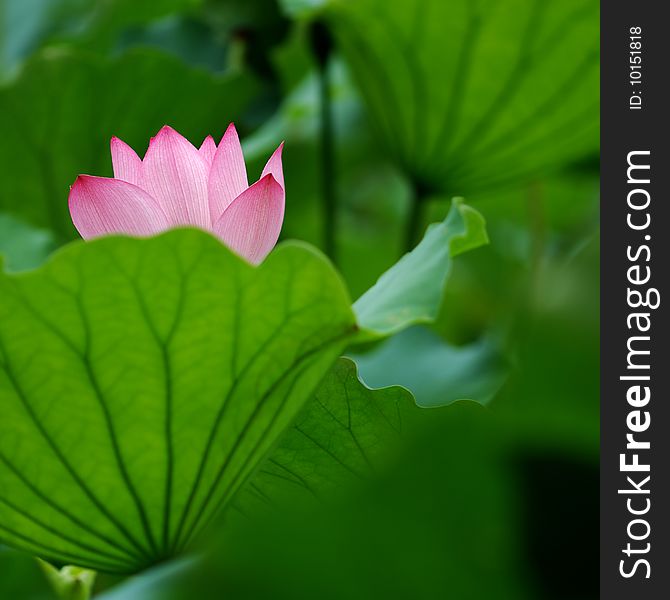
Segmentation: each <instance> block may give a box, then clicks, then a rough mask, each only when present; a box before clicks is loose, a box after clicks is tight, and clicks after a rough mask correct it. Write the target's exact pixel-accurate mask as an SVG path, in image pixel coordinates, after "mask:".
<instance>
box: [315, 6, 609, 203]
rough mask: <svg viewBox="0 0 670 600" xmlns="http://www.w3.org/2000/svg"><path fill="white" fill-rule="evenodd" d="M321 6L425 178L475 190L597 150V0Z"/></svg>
mask: <svg viewBox="0 0 670 600" xmlns="http://www.w3.org/2000/svg"><path fill="white" fill-rule="evenodd" d="M324 16H325V18H327V20H328V22H329V23H330V24H331V26H332V28H333V29H334V31H335V33H336V35H337V38H338V40H339V44H340V48H341V49H342V51H343V52H344V55H345V56H346V58H347V61H348V62H349V64H350V65H351V66H352V68H353V71H354V74H355V75H356V79H357V81H358V84H359V87H360V89H361V91H362V92H363V94H364V97H365V99H366V102H367V104H368V107H369V109H370V111H369V112H370V117H371V119H372V121H373V122H374V123H375V125H376V129H377V132H378V135H379V137H380V139H382V140H383V142H384V144H385V146H386V148H387V150H388V152H389V153H390V154H391V155H392V156H394V157H395V159H396V161H397V162H398V164H400V165H401V166H402V167H403V168H404V169H405V171H406V172H407V174H408V175H410V176H411V177H412V179H413V180H414V181H416V182H417V183H418V184H420V185H421V186H422V187H423V188H427V189H429V190H431V191H441V192H445V193H447V194H449V195H456V194H458V195H468V196H470V195H471V194H472V193H473V192H475V191H478V190H482V189H490V188H493V187H495V186H500V185H502V184H509V183H511V182H514V181H519V180H521V181H523V180H526V179H528V177H530V176H534V175H536V174H538V173H543V172H546V171H547V170H549V169H554V168H556V167H557V166H561V165H563V164H565V163H566V162H571V161H574V160H577V159H580V158H583V157H586V156H590V155H592V154H594V153H595V152H597V148H598V133H599V119H598V114H599V112H598V111H599V100H598V85H599V84H598V81H599V78H598V48H599V40H598V33H597V32H598V23H599V4H598V2H596V1H595V0H561V1H560V2H546V1H545V0H532V1H528V0H483V1H479V2H474V1H472V0H453V1H450V2H444V1H443V0H420V1H415V0H342V1H339V2H336V1H332V2H330V3H329V4H328V6H327V8H326V10H325V11H324Z"/></svg>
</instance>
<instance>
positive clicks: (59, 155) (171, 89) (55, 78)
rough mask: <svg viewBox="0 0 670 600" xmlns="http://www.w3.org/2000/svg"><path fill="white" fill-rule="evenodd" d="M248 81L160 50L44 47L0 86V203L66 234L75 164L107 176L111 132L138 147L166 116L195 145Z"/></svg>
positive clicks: (231, 111)
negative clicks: (111, 52)
mask: <svg viewBox="0 0 670 600" xmlns="http://www.w3.org/2000/svg"><path fill="white" fill-rule="evenodd" d="M254 89H255V84H254V83H253V82H252V81H251V80H249V79H247V78H246V77H244V76H241V75H240V76H238V75H234V76H221V77H214V76H212V75H211V74H208V73H206V72H204V71H201V70H196V69H191V68H189V67H187V66H185V65H184V64H183V63H181V62H180V61H178V60H177V59H174V58H170V57H168V56H165V55H162V54H159V53H157V52H151V51H134V52H130V53H128V54H125V55H123V56H122V57H121V58H118V59H115V60H113V61H107V60H104V59H100V58H95V57H91V56H86V55H82V54H79V53H76V52H65V51H60V50H49V51H45V52H44V53H42V54H40V55H38V56H37V57H35V58H34V59H32V60H31V61H30V62H29V63H27V64H26V66H25V67H24V69H23V70H22V71H21V73H20V75H19V77H18V78H17V79H15V80H13V81H12V82H10V83H8V84H6V85H5V86H4V87H3V88H0V130H1V131H2V134H3V143H2V144H0V161H1V162H2V164H3V169H4V173H5V174H6V175H7V176H5V177H3V178H2V180H1V181H0V210H2V211H6V212H13V213H16V214H18V215H19V216H20V217H22V218H23V219H24V220H26V221H29V222H31V223H33V224H34V225H37V226H39V227H47V228H50V229H52V230H53V231H54V232H55V233H56V234H57V235H58V236H59V238H60V239H61V240H68V239H72V238H74V237H75V236H76V232H75V230H74V227H73V226H72V223H71V221H70V217H69V214H68V208H67V194H68V189H69V186H70V185H71V184H72V182H73V181H74V179H75V178H76V176H77V175H78V174H79V173H88V174H93V175H111V159H110V153H109V141H110V138H111V137H112V136H113V135H116V136H118V137H120V138H122V139H123V140H124V141H126V142H127V143H129V144H130V145H131V146H133V147H134V148H135V149H136V150H137V151H138V152H140V153H142V154H143V153H144V151H145V149H146V147H147V145H148V142H149V138H150V137H151V136H152V135H155V133H156V132H157V131H158V130H159V129H160V128H161V127H162V126H163V125H165V124H170V125H172V126H173V127H175V129H177V130H178V131H180V132H181V133H182V134H184V135H185V136H187V137H188V138H189V139H191V140H192V141H193V142H194V143H196V144H199V143H200V141H201V140H202V139H203V138H204V137H205V136H206V135H207V134H208V133H211V134H213V135H215V136H217V135H219V134H220V133H222V131H223V130H224V129H225V128H226V127H227V125H228V123H229V122H230V121H234V120H235V119H236V118H238V117H239V116H240V114H241V112H242V111H243V110H244V109H245V108H246V106H247V103H248V101H249V99H250V98H251V97H252V95H253V92H254ZM10 174H11V176H9V175H10Z"/></svg>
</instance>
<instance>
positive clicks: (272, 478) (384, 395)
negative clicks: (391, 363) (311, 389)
mask: <svg viewBox="0 0 670 600" xmlns="http://www.w3.org/2000/svg"><path fill="white" fill-rule="evenodd" d="M419 412H421V410H420V409H419V408H418V407H417V406H416V404H415V403H414V399H413V398H412V395H411V394H410V393H409V392H408V391H407V390H405V389H403V388H401V387H387V388H385V389H378V390H372V389H369V388H367V387H366V386H365V385H363V384H362V383H361V381H360V380H359V378H358V374H357V372H356V365H355V364H354V363H353V362H352V361H351V360H348V359H345V358H341V359H340V360H339V361H338V362H337V363H336V364H335V366H334V367H333V368H332V369H331V370H330V372H329V373H328V375H327V376H326V378H325V379H324V380H323V381H322V382H321V384H320V385H319V388H318V389H317V391H316V393H315V394H314V398H313V399H312V400H310V401H309V402H308V403H307V404H306V405H305V407H304V408H303V410H302V412H301V413H300V415H299V416H298V418H297V419H296V421H295V423H294V424H293V426H292V427H291V428H290V429H289V430H288V431H287V432H286V433H285V434H284V435H283V436H282V438H281V441H280V442H279V445H278V446H277V447H276V448H275V449H274V450H273V451H272V454H271V455H270V456H269V458H268V459H266V460H265V461H264V463H263V464H262V465H261V467H260V468H259V469H258V470H257V471H256V473H255V475H254V477H253V478H252V479H251V481H250V482H249V483H248V484H247V485H246V486H245V487H244V488H243V489H242V490H241V492H240V493H239V494H238V497H237V498H236V499H235V502H234V506H235V507H237V508H238V509H239V510H241V511H242V512H243V513H244V514H249V515H253V514H254V513H257V512H258V511H259V510H263V509H264V508H267V506H265V505H267V504H269V505H270V506H272V507H275V508H276V507H277V506H295V505H297V504H298V503H300V502H305V501H313V500H315V499H316V500H320V501H323V500H325V499H327V498H328V499H329V500H331V501H332V499H333V497H334V496H336V495H338V494H340V495H341V494H342V493H343V492H344V491H346V490H348V489H349V488H350V487H351V484H352V482H354V483H359V482H360V481H364V480H365V479H368V478H370V477H371V476H372V475H373V474H374V473H375V472H376V470H377V469H379V468H380V467H381V466H383V465H386V464H387V463H388V462H389V460H390V457H392V456H393V454H394V453H395V452H397V450H398V446H399V445H400V438H401V434H402V433H403V432H405V430H407V429H409V428H410V426H411V421H412V419H416V418H418V415H417V414H416V413H419Z"/></svg>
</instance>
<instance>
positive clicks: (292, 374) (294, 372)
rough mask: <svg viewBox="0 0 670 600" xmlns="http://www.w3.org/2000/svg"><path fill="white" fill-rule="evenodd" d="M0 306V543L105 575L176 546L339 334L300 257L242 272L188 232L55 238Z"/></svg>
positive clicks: (292, 405)
mask: <svg viewBox="0 0 670 600" xmlns="http://www.w3.org/2000/svg"><path fill="white" fill-rule="evenodd" d="M0 298H1V301H0V410H1V412H2V419H1V420H0V490H1V492H0V539H2V540H4V541H5V542H6V543H8V544H11V545H14V546H17V547H21V548H23V549H26V550H29V551H31V552H33V553H35V554H38V555H40V556H43V557H46V558H49V559H52V560H56V561H62V562H67V563H71V564H77V565H80V566H85V567H90V568H96V569H99V570H105V571H112V572H113V571H118V572H130V571H136V570H139V569H140V568H142V567H145V566H147V565H148V564H152V563H155V562H157V561H160V560H163V559H165V558H167V557H169V556H172V555H174V554H176V553H177V552H178V551H179V550H181V549H182V548H183V547H184V546H185V545H187V544H188V542H189V541H190V540H191V539H192V537H193V536H194V535H195V534H196V533H197V532H198V531H199V530H201V529H202V528H203V527H204V526H205V525H206V524H207V523H208V522H209V521H210V519H211V517H212V516H213V515H214V514H215V513H216V512H217V511H218V509H219V508H221V507H223V506H224V505H225V504H226V503H227V502H228V501H229V500H230V498H231V497H232V496H233V494H234V493H235V492H236V490H237V489H238V488H239V487H240V486H241V485H242V484H243V483H244V481H245V480H246V478H247V477H248V475H249V474H250V473H251V472H252V470H253V469H254V468H255V467H256V465H257V463H258V462H259V460H260V459H261V458H262V457H263V456H264V455H265V454H266V453H267V452H268V450H269V449H270V447H271V446H272V445H273V444H274V443H275V442H276V440H277V438H278V437H279V435H280V434H281V433H282V432H283V431H284V429H286V427H288V425H289V424H290V423H291V422H292V420H293V418H294V417H295V416H296V415H297V414H298V412H299V410H300V409H301V408H302V406H303V404H304V402H305V401H306V400H307V399H308V398H309V397H310V396H311V394H312V392H313V391H314V389H315V388H316V386H317V384H318V383H319V381H320V380H321V378H322V377H323V376H324V375H325V374H326V372H327V371H328V369H329V368H330V366H331V365H332V364H333V362H335V359H336V358H337V356H338V355H339V354H340V353H341V351H342V350H343V348H344V346H345V345H346V343H347V340H348V338H349V337H350V336H351V335H352V333H353V331H354V329H355V324H354V318H353V314H352V311H351V308H350V303H349V300H348V297H347V293H346V291H345V289H344V286H343V284H342V282H341V280H340V278H339V276H338V275H337V274H336V272H335V271H334V270H333V268H332V266H331V265H330V264H329V263H328V262H327V261H326V260H325V259H324V258H323V257H322V256H321V255H319V254H318V253H316V252H315V251H313V250H311V249H309V247H306V246H304V245H301V244H296V243H293V244H284V245H282V246H280V247H278V248H277V249H276V250H275V251H274V252H273V253H272V254H271V255H270V256H269V258H268V259H267V260H266V261H265V262H264V263H263V264H262V266H260V267H259V268H254V267H252V266H250V265H249V264H247V263H246V262H244V261H243V260H242V259H240V258H238V257H237V256H235V255H234V254H232V253H231V252H230V251H229V250H227V249H226V248H225V247H224V246H223V245H222V244H221V243H220V242H219V241H218V240H216V239H214V238H212V237H211V236H209V235H208V234H205V233H203V232H200V231H196V230H178V231H171V232H168V233H166V234H164V235H162V236H159V237H156V238H151V239H144V240H138V239H131V238H120V237H109V238H103V239H100V240H96V241H94V242H89V243H83V242H80V243H74V244H71V245H69V246H67V247H66V248H65V249H64V250H62V251H61V252H59V253H57V254H56V255H55V256H54V257H53V258H52V259H51V260H50V261H49V262H48V263H47V264H46V265H45V266H44V267H42V268H40V269H39V270H37V271H34V272H30V273H26V274H16V275H7V274H5V275H1V276H0Z"/></svg>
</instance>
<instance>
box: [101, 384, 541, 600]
mask: <svg viewBox="0 0 670 600" xmlns="http://www.w3.org/2000/svg"><path fill="white" fill-rule="evenodd" d="M374 394H378V395H379V398H380V402H381V401H382V396H381V394H383V392H374ZM419 412H421V413H422V414H424V413H434V414H433V415H432V418H430V416H428V415H427V416H426V418H425V419H422V422H423V424H422V427H421V428H419V429H417V430H416V431H415V432H414V433H415V435H413V436H407V438H406V439H405V441H404V444H403V446H402V451H400V452H398V453H397V455H396V457H395V460H393V461H392V462H391V463H390V464H386V465H383V466H380V465H377V466H378V467H379V470H378V472H377V473H376V475H375V476H374V477H372V478H371V479H370V480H369V481H368V482H367V483H362V484H361V485H360V486H358V487H357V488H356V489H355V490H347V489H346V488H345V487H342V488H340V489H337V494H336V495H337V500H336V501H333V502H329V503H327V505H321V504H314V505H313V506H311V507H306V506H305V504H304V503H297V504H296V505H295V506H294V507H290V506H286V507H285V509H284V510H283V511H281V512H280V513H279V514H274V515H273V516H272V518H269V519H257V520H253V519H241V520H239V521H237V522H236V525H235V526H234V527H230V526H229V527H228V528H227V529H226V530H225V535H223V534H222V533H221V530H220V529H215V530H212V532H211V534H212V535H211V541H210V545H209V549H208V550H209V551H208V552H207V553H206V554H204V555H203V556H202V557H201V560H200V562H199V564H197V565H195V567H194V568H192V569H190V570H182V571H181V573H177V574H176V576H175V574H174V572H173V571H172V570H171V569H170V568H169V567H165V568H160V567H159V569H156V570H152V571H149V572H148V573H146V574H144V575H141V576H140V577H139V578H138V579H137V580H136V581H134V582H133V581H129V582H128V583H126V584H122V585H120V586H119V587H118V588H117V589H116V590H113V591H110V592H109V593H108V594H107V595H106V596H104V598H105V600H147V599H150V600H168V599H169V600H187V599H190V598H198V599H201V600H214V599H219V598H222V597H224V598H235V599H249V600H251V599H259V600H260V599H267V598H272V600H289V599H290V600H303V599H304V600H314V598H319V599H320V600H342V599H343V598H347V599H350V600H370V599H371V598H384V599H393V600H395V599H398V600H406V599H407V598H413V599H414V598H416V599H417V600H431V599H434V598H455V599H458V600H480V599H482V598H495V599H496V600H525V599H526V598H533V597H538V596H533V595H531V594H530V593H529V587H530V586H529V584H528V580H529V578H528V577H527V573H526V563H525V562H524V560H523V554H522V551H523V546H522V540H521V539H519V537H517V536H516V535H515V534H516V532H517V531H518V529H519V527H520V515H519V510H518V507H519V505H520V498H519V491H520V490H518V489H517V488H515V483H516V481H517V480H516V477H515V476H514V471H513V470H512V469H511V468H510V461H509V456H508V453H507V452H506V450H507V449H506V448H505V446H504V445H503V444H502V443H501V435H500V432H499V431H498V430H497V429H496V427H495V423H493V422H492V421H491V419H490V416H489V415H488V414H487V413H486V412H485V411H484V410H483V409H482V408H481V407H477V406H476V405H474V404H473V403H458V404H456V405H454V406H452V407H449V408H448V409H444V411H442V410H440V411H429V410H422V411H419ZM438 412H439V417H438V415H437V414H435V413H438ZM324 433H325V432H324ZM324 439H327V438H324ZM354 464H356V463H354ZM228 525H230V524H228ZM177 568H178V565H177ZM161 571H162V572H161ZM161 575H164V577H161ZM142 581H144V582H146V583H147V584H148V583H149V582H152V584H153V585H151V592H149V593H148V594H147V595H142V591H143V589H146V588H143V587H142ZM145 593H146V592H145Z"/></svg>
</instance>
